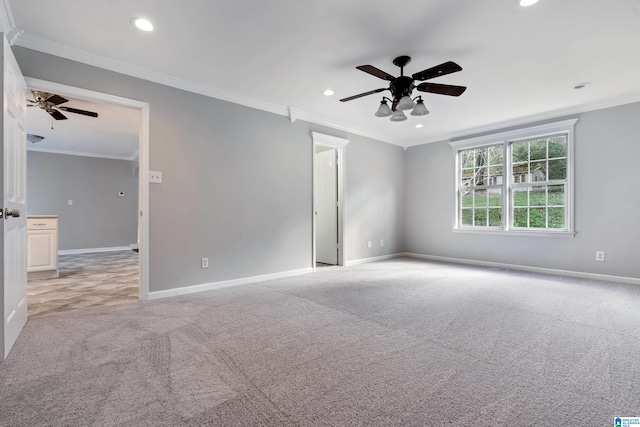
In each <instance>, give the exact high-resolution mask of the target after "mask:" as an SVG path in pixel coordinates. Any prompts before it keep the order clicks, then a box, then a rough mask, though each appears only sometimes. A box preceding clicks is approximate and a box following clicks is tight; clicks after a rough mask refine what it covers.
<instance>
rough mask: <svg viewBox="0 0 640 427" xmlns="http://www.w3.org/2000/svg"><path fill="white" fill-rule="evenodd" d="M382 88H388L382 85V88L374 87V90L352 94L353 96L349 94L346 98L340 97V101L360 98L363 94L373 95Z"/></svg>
mask: <svg viewBox="0 0 640 427" xmlns="http://www.w3.org/2000/svg"><path fill="white" fill-rule="evenodd" d="M383 90H389V88H386V87H383V88H380V89H376V90H370V91H369V92H364V93H359V94H357V95H353V96H350V97H348V98H342V99H341V100H340V102H346V101H351V100H353V99H357V98H362V97H363V96H367V95H373V94H374V93H380V92H382V91H383Z"/></svg>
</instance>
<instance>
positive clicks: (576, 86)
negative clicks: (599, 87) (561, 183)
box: [573, 82, 591, 90]
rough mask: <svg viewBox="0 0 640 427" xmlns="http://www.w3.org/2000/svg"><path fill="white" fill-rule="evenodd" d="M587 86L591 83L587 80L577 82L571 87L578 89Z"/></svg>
mask: <svg viewBox="0 0 640 427" xmlns="http://www.w3.org/2000/svg"><path fill="white" fill-rule="evenodd" d="M587 86H591V83H589V82H583V83H578V84H577V85H575V86H574V87H573V88H574V89H575V90H580V89H584V88H585V87H587Z"/></svg>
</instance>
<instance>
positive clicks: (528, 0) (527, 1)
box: [520, 0, 538, 7]
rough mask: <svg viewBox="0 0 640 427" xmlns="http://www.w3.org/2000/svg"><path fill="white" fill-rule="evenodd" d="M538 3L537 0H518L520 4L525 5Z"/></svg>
mask: <svg viewBox="0 0 640 427" xmlns="http://www.w3.org/2000/svg"><path fill="white" fill-rule="evenodd" d="M536 3H538V0H520V6H522V7H527V6H531V5H534V4H536Z"/></svg>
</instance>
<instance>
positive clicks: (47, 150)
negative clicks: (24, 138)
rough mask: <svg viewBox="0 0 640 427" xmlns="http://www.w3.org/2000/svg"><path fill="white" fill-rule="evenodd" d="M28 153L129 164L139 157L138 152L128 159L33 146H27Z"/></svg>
mask: <svg viewBox="0 0 640 427" xmlns="http://www.w3.org/2000/svg"><path fill="white" fill-rule="evenodd" d="M27 151H36V152H39V153H50V154H62V155H65V156H80V157H95V158H97V159H110V160H126V161H129V162H132V161H134V160H136V158H137V157H138V152H137V151H136V152H135V153H134V154H132V155H131V156H128V157H127V156H111V155H109V154H99V153H85V152H82V151H67V150H56V149H55V148H41V147H34V146H32V145H28V146H27Z"/></svg>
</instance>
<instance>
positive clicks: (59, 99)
mask: <svg viewBox="0 0 640 427" xmlns="http://www.w3.org/2000/svg"><path fill="white" fill-rule="evenodd" d="M46 101H47V102H50V103H51V104H53V105H59V104H64V103H65V102H69V100H68V99H66V98H63V97H61V96H60V95H55V94H53V95H51V96H50V97H49V98H47V99H46Z"/></svg>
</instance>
